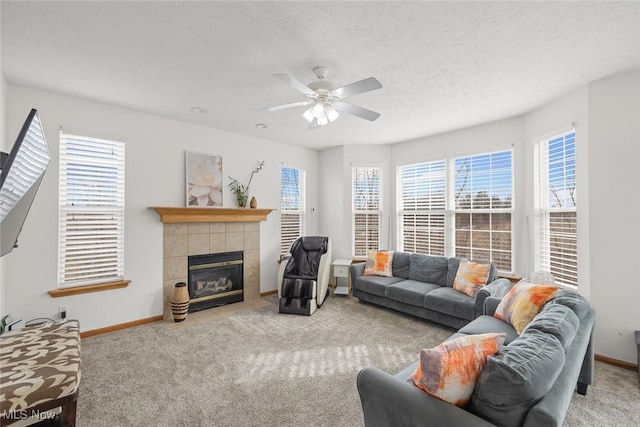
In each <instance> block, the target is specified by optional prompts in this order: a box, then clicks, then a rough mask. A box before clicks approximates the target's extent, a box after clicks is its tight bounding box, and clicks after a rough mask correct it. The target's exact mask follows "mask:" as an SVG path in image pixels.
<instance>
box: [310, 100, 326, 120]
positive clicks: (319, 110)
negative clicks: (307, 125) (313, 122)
mask: <svg viewBox="0 0 640 427" xmlns="http://www.w3.org/2000/svg"><path fill="white" fill-rule="evenodd" d="M311 113H312V114H313V116H314V117H317V118H320V117H323V116H324V115H325V113H324V105H322V104H320V103H317V104H316V105H314V106H313V108H311Z"/></svg>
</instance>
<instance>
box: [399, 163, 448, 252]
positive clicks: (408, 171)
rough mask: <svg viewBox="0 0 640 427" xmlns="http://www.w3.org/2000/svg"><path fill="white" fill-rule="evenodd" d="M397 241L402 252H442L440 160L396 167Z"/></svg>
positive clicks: (442, 172) (443, 174)
mask: <svg viewBox="0 0 640 427" xmlns="http://www.w3.org/2000/svg"><path fill="white" fill-rule="evenodd" d="M399 175H400V176H399V183H400V184H399V188H400V192H399V194H400V200H399V201H398V206H399V207H400V210H399V212H398V217H399V221H398V224H399V233H398V237H399V244H398V247H399V248H400V250H402V251H407V252H419V253H424V254H430V255H444V254H445V215H446V211H445V208H446V204H445V200H446V191H445V190H446V187H445V183H446V180H445V178H446V170H445V162H444V160H441V161H435V162H430V163H420V164H416V165H407V166H401V167H400V169H399Z"/></svg>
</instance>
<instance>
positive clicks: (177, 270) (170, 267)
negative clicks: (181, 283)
mask: <svg viewBox="0 0 640 427" xmlns="http://www.w3.org/2000/svg"><path fill="white" fill-rule="evenodd" d="M163 270H164V280H173V279H177V278H180V277H184V276H185V274H186V272H187V257H186V255H185V256H176V257H166V258H165V259H164V269H163Z"/></svg>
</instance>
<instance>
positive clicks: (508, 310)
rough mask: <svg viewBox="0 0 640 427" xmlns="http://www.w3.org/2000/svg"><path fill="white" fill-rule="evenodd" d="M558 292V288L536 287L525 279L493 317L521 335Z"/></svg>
mask: <svg viewBox="0 0 640 427" xmlns="http://www.w3.org/2000/svg"><path fill="white" fill-rule="evenodd" d="M556 292H558V288H557V287H556V286H550V285H536V284H534V283H531V282H529V281H528V280H524V279H523V280H521V281H519V282H518V283H516V284H515V285H514V286H513V287H512V288H511V289H510V290H509V292H507V294H506V295H505V296H504V298H502V301H500V304H498V307H497V308H496V311H495V312H494V313H493V315H494V316H495V317H497V318H498V319H500V320H504V321H505V322H508V323H510V324H511V325H513V327H514V328H515V329H516V332H517V333H518V335H520V334H521V333H522V331H523V330H524V328H525V326H527V325H528V324H529V322H530V321H531V320H532V319H533V318H534V317H535V315H536V314H538V313H539V312H540V309H541V308H542V306H543V305H544V304H545V303H546V302H547V301H548V300H549V299H550V298H551V297H552V296H553V295H554V294H555V293H556Z"/></svg>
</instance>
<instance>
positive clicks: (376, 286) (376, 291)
mask: <svg viewBox="0 0 640 427" xmlns="http://www.w3.org/2000/svg"><path fill="white" fill-rule="evenodd" d="M401 281H402V279H400V278H398V277H380V276H360V277H358V278H357V279H356V283H355V284H354V285H353V286H354V288H355V289H357V290H359V291H362V292H366V293H369V294H373V295H378V296H380V297H384V294H385V291H386V289H387V286H389V285H392V284H394V283H397V282H401Z"/></svg>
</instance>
